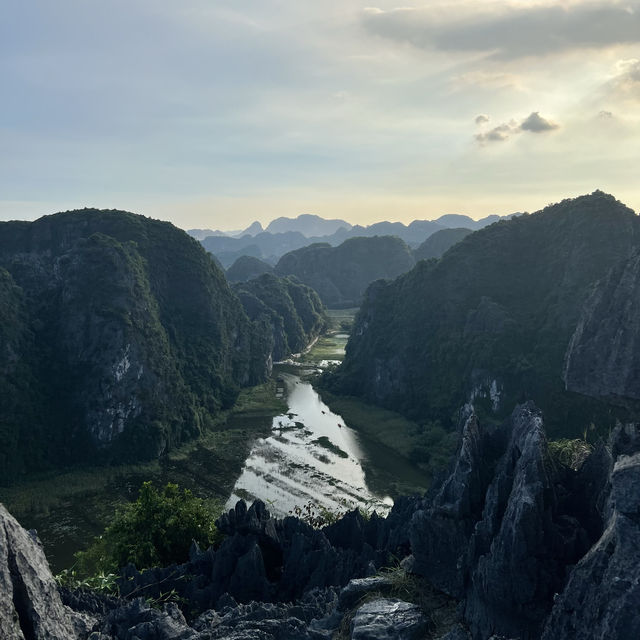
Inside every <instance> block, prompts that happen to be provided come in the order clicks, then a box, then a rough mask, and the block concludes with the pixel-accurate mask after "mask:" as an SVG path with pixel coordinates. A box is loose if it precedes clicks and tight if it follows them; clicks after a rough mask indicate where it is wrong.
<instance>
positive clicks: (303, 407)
mask: <svg viewBox="0 0 640 640" xmlns="http://www.w3.org/2000/svg"><path fill="white" fill-rule="evenodd" d="M282 378H283V379H284V383H285V386H286V390H287V403H288V407H289V409H288V413H287V414H283V415H279V416H276V417H275V418H273V424H272V432H271V435H270V436H269V437H268V438H262V439H260V440H258V441H257V442H256V443H255V445H254V447H253V449H252V451H251V453H250V454H249V457H248V458H247V461H246V462H245V466H244V468H243V470H242V474H241V475H240V477H239V478H238V480H237V482H236V484H235V487H234V489H233V493H232V495H231V497H230V498H229V500H228V502H227V507H228V508H231V507H232V506H233V505H234V504H235V503H236V501H237V500H238V499H239V498H244V499H245V500H249V501H250V500H253V499H254V498H260V499H261V500H263V501H264V502H266V503H267V504H268V505H269V509H270V511H271V512H272V513H274V514H275V515H279V516H283V515H287V514H289V513H290V512H291V511H292V510H293V509H294V507H296V506H298V507H303V506H304V505H305V504H306V503H307V502H309V501H311V502H313V503H314V504H317V505H320V506H323V507H325V508H327V509H330V510H332V511H344V510H345V509H346V508H353V507H356V506H360V507H363V508H365V509H368V510H373V509H376V510H377V511H378V513H386V512H387V511H388V510H389V508H390V507H391V505H392V504H393V501H392V500H391V498H389V497H388V496H386V497H385V496H380V495H375V494H374V493H372V492H371V491H370V490H369V488H368V487H367V484H366V481H365V475H364V471H363V469H362V465H361V464H360V461H361V460H362V459H363V457H364V455H363V452H362V450H361V448H360V446H359V444H358V439H357V435H356V434H355V432H354V431H352V430H351V429H350V428H349V427H348V426H347V425H345V424H344V420H343V419H342V418H341V417H340V416H339V415H337V414H335V413H333V412H332V411H331V410H330V409H329V407H327V405H325V404H324V403H323V402H322V400H321V399H320V397H319V396H318V394H317V393H316V392H315V391H314V389H313V387H312V386H311V385H310V384H309V383H307V382H304V381H302V380H301V379H300V378H299V377H298V376H296V375H292V374H282Z"/></svg>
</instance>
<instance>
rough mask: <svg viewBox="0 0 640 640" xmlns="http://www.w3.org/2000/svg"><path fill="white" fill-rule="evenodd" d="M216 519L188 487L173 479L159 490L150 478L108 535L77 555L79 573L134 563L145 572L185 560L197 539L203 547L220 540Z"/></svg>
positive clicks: (112, 526) (89, 573)
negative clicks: (193, 541) (150, 568)
mask: <svg viewBox="0 0 640 640" xmlns="http://www.w3.org/2000/svg"><path fill="white" fill-rule="evenodd" d="M216 517H217V513H216V512H215V511H214V510H213V509H212V508H211V507H210V506H208V505H207V504H206V503H205V502H204V501H203V500H201V499H200V498H196V497H195V496H193V495H192V493H191V491H189V490H188V489H184V490H180V489H179V488H178V485H176V484H171V483H169V484H167V486H166V487H164V488H163V489H162V490H160V491H158V490H157V489H156V488H155V487H154V486H153V485H152V484H151V482H145V483H143V485H142V487H140V493H139V495H138V499H137V500H136V501H135V502H132V503H130V504H127V505H125V506H124V507H123V508H121V509H120V510H119V511H118V512H117V513H116V516H115V518H114V520H113V522H112V523H111V524H110V525H109V526H108V527H107V528H106V529H105V532H104V534H103V535H102V536H100V537H99V538H96V539H95V540H94V541H93V543H92V544H91V545H90V546H89V548H88V549H87V550H86V551H82V552H79V553H78V554H76V558H77V560H78V568H79V571H80V572H81V573H82V574H85V575H95V574H96V573H100V572H104V573H108V572H110V571H117V569H118V568H119V567H123V566H125V565H127V564H128V563H130V562H132V563H133V564H135V565H136V567H137V568H138V569H139V570H140V569H148V568H149V567H154V566H168V565H170V564H173V563H181V562H185V561H186V560H187V559H188V557H189V549H190V547H191V542H192V540H195V541H196V542H197V544H198V545H199V546H200V547H202V548H208V547H209V546H211V545H212V544H214V543H216V542H217V541H218V539H219V534H218V531H217V529H216V527H215V524H214V522H215V519H216Z"/></svg>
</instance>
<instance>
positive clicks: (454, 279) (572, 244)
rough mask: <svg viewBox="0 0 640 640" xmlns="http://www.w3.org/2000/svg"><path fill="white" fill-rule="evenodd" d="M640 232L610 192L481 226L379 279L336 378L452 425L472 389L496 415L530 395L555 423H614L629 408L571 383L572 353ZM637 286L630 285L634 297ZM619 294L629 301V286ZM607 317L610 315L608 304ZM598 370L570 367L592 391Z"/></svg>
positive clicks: (334, 382) (338, 385) (568, 429)
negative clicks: (598, 292) (599, 287)
mask: <svg viewBox="0 0 640 640" xmlns="http://www.w3.org/2000/svg"><path fill="white" fill-rule="evenodd" d="M639 244H640V220H639V218H638V216H636V215H635V214H634V212H633V211H632V210H630V209H628V208H627V207H625V206H624V205H623V204H621V203H620V202H618V201H616V200H615V198H613V197H612V196H610V195H606V194H604V193H602V192H595V193H594V194H592V195H589V196H583V197H580V198H576V199H573V200H565V201H563V202H561V203H559V204H556V205H553V206H549V207H547V208H545V209H544V210H542V211H540V212H537V213H535V214H531V215H522V216H519V217H517V218H514V219H512V220H509V221H501V222H499V223H497V224H494V225H492V226H490V227H487V228H485V229H482V230H480V231H477V232H476V233H474V234H472V235H470V236H468V237H467V238H466V239H465V240H464V241H463V242H461V243H459V244H457V245H456V246H454V247H452V248H451V249H450V250H449V251H448V252H447V253H446V254H445V255H444V256H443V257H442V258H441V260H439V261H437V262H436V261H430V262H424V261H423V262H419V263H418V264H417V265H416V267H415V268H414V269H413V270H412V271H410V272H409V273H407V274H405V275H404V276H402V277H400V278H398V279H397V280H396V281H394V282H389V283H375V284H373V285H372V286H371V287H370V288H369V290H368V291H367V295H366V299H365V302H364V304H363V306H362V308H361V310H360V312H359V314H358V316H357V319H356V325H355V328H354V331H353V333H352V337H351V339H350V341H349V343H348V346H347V353H346V358H345V361H344V363H343V365H342V367H341V368H340V369H339V370H338V373H337V374H336V375H335V376H334V377H333V378H331V379H330V381H329V384H330V386H331V387H332V388H333V389H334V390H336V391H338V392H341V393H347V394H354V395H359V396H362V397H365V398H367V399H368V400H370V401H373V402H376V403H379V404H381V405H384V406H386V407H390V408H394V409H398V410H401V411H402V412H404V413H406V414H408V415H410V416H411V417H413V418H415V419H417V420H421V421H425V420H434V419H437V420H440V421H442V422H443V423H444V424H449V425H451V424H453V421H454V420H455V412H456V410H457V409H458V408H459V407H461V406H462V405H463V404H464V403H465V402H468V401H471V400H473V401H474V404H475V406H476V407H477V408H478V409H479V410H480V411H484V412H485V414H486V415H487V416H494V417H496V418H498V417H504V415H506V412H509V411H511V409H512V408H513V406H514V404H515V403H517V402H522V401H523V400H526V399H532V400H534V401H535V402H536V403H537V404H538V405H539V406H540V407H541V408H542V409H543V411H544V413H545V416H546V418H547V424H548V428H549V429H550V431H551V432H552V433H567V434H569V433H571V434H573V435H582V434H583V431H584V430H585V429H589V428H599V429H602V430H603V431H605V430H607V429H608V427H609V426H610V425H611V424H612V422H613V421H614V416H615V415H618V414H619V413H620V411H619V410H618V409H616V408H615V407H614V408H612V405H611V404H610V403H608V402H602V401H597V400H595V399H590V398H587V397H585V396H584V395H578V394H577V393H572V392H571V391H566V390H565V383H564V381H563V371H564V369H565V358H566V354H567V349H568V347H569V344H570V341H571V339H572V336H573V334H574V332H575V331H576V328H577V326H578V324H579V321H580V322H582V323H583V326H585V327H586V328H587V329H589V330H590V332H591V333H593V332H594V331H595V327H594V323H593V317H594V315H593V314H591V316H588V317H587V318H586V319H583V320H581V317H582V314H583V308H584V306H585V303H586V302H587V300H588V298H589V295H590V293H591V292H592V290H593V287H594V285H595V283H596V282H598V281H599V280H600V279H602V278H605V277H606V276H607V274H608V273H609V271H610V270H611V269H612V268H614V267H615V266H616V265H617V264H620V263H621V262H622V261H625V260H628V259H629V258H630V256H631V255H632V254H633V252H634V250H635V249H636V248H637V247H638V245H639ZM632 271H633V270H632ZM633 273H635V272H633ZM619 276H620V274H618V277H619ZM614 284H615V278H614ZM638 294H639V292H638V290H637V288H636V289H634V288H633V287H632V286H629V287H627V289H626V296H627V297H629V296H631V297H630V299H634V298H633V296H638ZM616 300H617V302H616V304H618V305H620V304H621V300H622V298H620V296H619V295H618V298H617V299H616ZM596 302H597V301H596ZM593 304H595V303H593V302H592V306H593ZM600 307H602V296H601V300H600ZM600 317H606V313H605V311H603V310H602V309H600ZM614 317H617V316H616V315H614ZM589 318H592V320H591V321H590V322H591V323H590V324H586V323H588V322H589ZM609 333H610V331H609ZM586 337H587V334H584V335H583V338H586ZM625 340H626V345H627V350H628V348H629V344H631V343H630V341H629V336H626V337H625ZM590 344H591V345H593V346H594V347H596V348H598V349H600V352H599V353H598V354H594V353H591V354H590V355H589V358H588V361H589V363H591V364H593V365H598V366H600V365H601V364H602V363H603V362H605V361H606V360H607V357H608V355H609V354H608V352H607V350H608V349H610V348H611V346H610V343H609V342H608V341H607V340H603V339H600V340H599V341H592V342H591V343H590ZM577 348H578V343H576V342H575V341H574V357H573V360H572V363H573V364H574V365H576V366H577V364H578V362H579V359H580V358H582V360H585V357H584V351H583V352H582V355H581V356H579V355H578V354H576V349H577ZM603 350H604V351H605V352H602V351H603ZM620 361H621V362H631V361H632V359H629V358H628V357H627V358H626V360H625V359H624V358H623V359H622V360H620ZM600 371H601V369H598V368H597V367H596V368H594V370H590V371H589V372H588V374H585V373H584V371H583V372H582V373H581V375H578V374H577V373H576V371H575V370H574V369H573V368H572V367H569V374H570V378H569V380H570V382H571V381H573V386H572V387H571V388H575V389H576V390H577V391H583V392H585V393H590V391H589V390H590V388H591V389H593V388H594V386H597V385H596V383H595V382H593V379H594V378H595V379H597V378H598V376H599V375H600ZM607 374H608V375H609V377H611V367H609V368H608V369H607ZM617 375H618V376H622V377H625V376H626V379H630V380H633V379H635V378H634V377H633V375H632V374H631V373H630V372H624V371H621V370H617ZM585 377H587V378H589V379H591V382H590V386H589V385H587V384H586V383H585V382H584V381H583V380H584V378H585ZM603 384H604V383H603ZM605 386H606V385H605ZM600 387H602V385H600ZM623 387H624V385H619V388H618V389H617V390H616V393H618V394H619V393H620V391H619V389H620V388H623ZM594 395H595V394H594ZM598 395H599V396H600V397H604V396H605V395H607V394H606V393H605V392H603V391H602V389H601V390H600V392H599V394H598ZM609 395H610V396H613V395H615V393H614V392H612V393H610V394H609ZM619 404H624V403H619ZM625 406H626V409H629V407H630V404H629V403H628V402H627V403H626V404H625ZM591 425H593V427H592V426H591Z"/></svg>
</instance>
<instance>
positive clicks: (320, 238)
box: [188, 214, 519, 268]
mask: <svg viewBox="0 0 640 640" xmlns="http://www.w3.org/2000/svg"><path fill="white" fill-rule="evenodd" d="M514 215H519V214H511V215H509V216H503V217H501V216H497V215H492V216H487V217H486V218H482V219H481V220H473V219H472V218H470V217H469V216H464V215H455V214H447V215H443V216H440V217H439V218H438V219H437V220H414V221H413V222H411V223H410V224H408V225H405V224H403V223H402V222H388V221H383V222H376V223H374V224H371V225H368V226H361V225H351V224H349V223H348V222H346V221H345V220H339V219H335V220H326V219H324V218H321V217H320V216H316V215H310V214H303V215H300V216H298V217H297V218H277V219H276V220H273V221H272V222H271V223H269V225H267V227H266V229H263V227H262V225H261V224H260V223H259V222H257V221H256V222H254V223H253V224H251V225H250V226H249V227H247V228H246V229H244V230H242V231H229V232H226V233H225V232H222V231H211V230H209V229H190V230H189V231H188V233H189V234H190V235H191V236H193V237H194V238H196V239H197V240H199V241H200V242H202V244H203V246H204V247H205V249H206V250H207V251H209V252H210V253H213V254H214V255H215V256H216V257H217V258H218V260H220V262H221V263H222V265H223V266H224V267H225V268H228V267H229V266H230V265H232V264H233V263H234V262H235V261H236V260H237V259H238V258H239V257H240V256H243V255H248V256H252V257H254V258H259V259H261V260H265V261H266V262H269V263H270V264H272V265H275V264H276V262H277V261H278V260H279V258H280V257H282V256H283V255H284V254H285V253H288V252H289V251H295V250H296V249H301V248H302V247H306V246H308V245H310V244H314V243H318V242H326V243H328V244H330V245H332V246H334V247H335V246H338V245H339V244H341V243H343V242H344V241H345V240H348V239H349V238H357V237H373V236H397V237H398V238H400V239H402V240H404V242H406V243H407V245H409V247H410V248H412V249H415V248H417V247H418V246H419V245H420V244H422V243H423V242H424V241H425V240H426V239H427V238H428V237H429V236H431V235H432V234H434V233H436V232H437V231H441V230H443V229H451V228H466V229H470V230H471V231H476V230H478V229H482V228H484V227H486V226H487V225H490V224H493V223H494V222H497V221H498V220H501V219H505V218H510V217H513V216H514Z"/></svg>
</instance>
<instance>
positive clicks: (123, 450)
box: [0, 210, 270, 481]
mask: <svg viewBox="0 0 640 640" xmlns="http://www.w3.org/2000/svg"><path fill="white" fill-rule="evenodd" d="M0 301H1V303H2V304H0V451H1V452H2V453H1V457H0V480H1V481H6V480H8V479H9V478H13V477H15V476H16V475H17V474H20V473H22V472H24V471H29V470H33V469H43V468H46V467H48V466H52V465H60V464H67V463H70V462H75V461H92V462H93V461H94V460H96V459H98V458H104V457H110V458H117V459H119V460H121V459H140V458H150V457H154V456H157V455H159V454H161V453H162V452H164V451H166V450H167V449H169V448H170V447H172V446H174V445H175V444H177V443H179V442H181V441H183V440H185V439H187V438H190V437H193V436H195V435H197V434H198V433H200V432H201V431H202V430H203V429H205V428H206V427H207V425H209V424H211V422H212V420H213V419H214V418H215V416H216V415H217V413H218V412H219V411H220V410H221V409H223V408H225V407H229V406H230V405H231V404H232V403H233V401H234V399H235V397H236V394H237V392H238V389H239V388H240V386H242V385H248V384H254V383H257V382H259V381H261V380H263V379H264V377H265V375H266V374H267V371H268V360H269V356H270V353H269V350H268V335H269V334H268V333H267V332H266V331H265V332H263V333H260V332H258V331H256V330H255V328H254V327H253V325H252V323H251V321H250V320H249V319H248V318H247V316H246V314H245V313H244V311H243V309H242V306H241V304H240V302H239V301H238V299H237V298H236V296H235V295H234V294H233V293H232V291H231V289H230V288H229V285H228V284H227V281H226V279H225V277H224V274H223V272H222V270H221V269H220V268H219V267H218V266H217V265H216V264H215V263H214V261H213V260H212V259H211V257H210V256H209V255H207V253H206V252H205V251H204V249H203V248H202V247H201V246H200V244H199V243H198V242H196V241H195V240H194V239H192V238H190V237H189V236H188V235H187V234H186V233H184V232H183V231H181V230H179V229H177V228H176V227H174V226H173V225H171V224H169V223H166V222H160V221H157V220H151V219H148V218H145V217H143V216H138V215H134V214H131V213H125V212H120V211H98V210H82V211H73V212H66V213H60V214H56V215H52V216H46V217H44V218H41V219H39V220H37V221H35V222H32V223H29V222H5V223H0Z"/></svg>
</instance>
